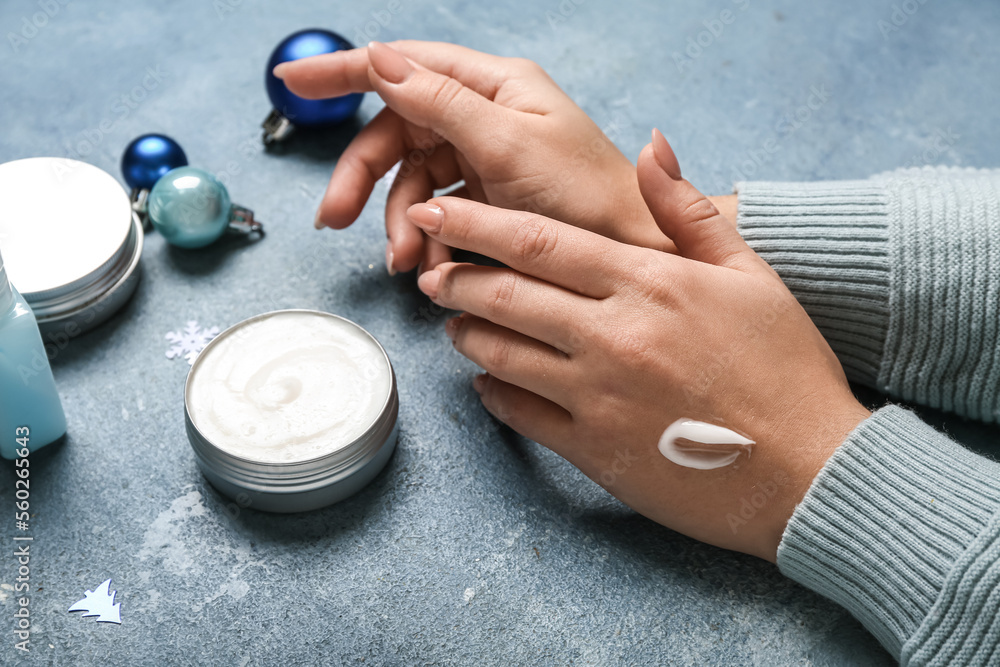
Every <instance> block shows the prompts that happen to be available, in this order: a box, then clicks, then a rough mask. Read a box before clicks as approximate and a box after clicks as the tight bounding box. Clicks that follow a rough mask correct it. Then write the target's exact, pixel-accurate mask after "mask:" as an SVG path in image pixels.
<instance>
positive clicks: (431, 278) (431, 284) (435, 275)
mask: <svg viewBox="0 0 1000 667" xmlns="http://www.w3.org/2000/svg"><path fill="white" fill-rule="evenodd" d="M440 286H441V272H440V271H438V270H437V269H431V270H430V271H426V272H424V274H423V275H421V276H420V277H419V278H417V287H419V288H420V291H421V292H423V293H424V294H426V295H427V296H429V297H430V298H432V299H435V298H437V295H438V288H439V287H440Z"/></svg>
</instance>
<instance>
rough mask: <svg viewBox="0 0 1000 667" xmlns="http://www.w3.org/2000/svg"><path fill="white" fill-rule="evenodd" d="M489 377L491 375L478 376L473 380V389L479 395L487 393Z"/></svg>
mask: <svg viewBox="0 0 1000 667" xmlns="http://www.w3.org/2000/svg"><path fill="white" fill-rule="evenodd" d="M489 377H490V374H489V373H483V374H482V375H477V376H476V377H474V378H472V388H473V389H475V390H476V392H477V393H479V394H481V393H483V392H484V391H486V380H487V379H489Z"/></svg>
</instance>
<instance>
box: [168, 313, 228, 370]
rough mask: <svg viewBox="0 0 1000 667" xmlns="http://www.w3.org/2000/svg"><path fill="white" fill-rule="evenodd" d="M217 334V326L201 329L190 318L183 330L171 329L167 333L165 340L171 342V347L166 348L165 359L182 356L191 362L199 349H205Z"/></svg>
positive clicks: (195, 357)
mask: <svg viewBox="0 0 1000 667" xmlns="http://www.w3.org/2000/svg"><path fill="white" fill-rule="evenodd" d="M218 335H219V327H211V328H209V329H202V328H201V327H199V326H198V323H197V322H196V321H194V320H191V321H190V322H188V323H187V326H186V327H184V330H183V331H171V332H169V333H167V335H166V339H167V342H168V343H172V344H173V347H171V348H170V349H169V350H167V359H176V358H177V357H184V358H185V359H187V362H188V363H189V364H193V363H194V360H195V359H197V358H198V355H199V354H200V353H201V351H202V350H204V349H205V346H206V345H208V344H209V343H211V342H212V339H213V338H215V337H216V336H218Z"/></svg>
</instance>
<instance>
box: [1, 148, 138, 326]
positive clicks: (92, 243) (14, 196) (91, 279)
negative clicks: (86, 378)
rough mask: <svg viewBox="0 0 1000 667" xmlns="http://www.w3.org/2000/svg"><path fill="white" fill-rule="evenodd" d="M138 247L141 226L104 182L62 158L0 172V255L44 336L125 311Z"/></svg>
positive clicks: (112, 185)
mask: <svg viewBox="0 0 1000 667" xmlns="http://www.w3.org/2000/svg"><path fill="white" fill-rule="evenodd" d="M142 245H143V231H142V226H141V224H139V221H138V220H137V219H136V218H135V216H134V215H133V213H132V206H131V204H130V202H129V199H128V195H127V194H126V193H125V190H124V188H122V186H121V185H120V184H119V183H118V181H116V180H115V179H114V178H113V177H112V176H111V175H110V174H108V173H106V172H104V171H102V170H101V169H98V168H97V167H95V166H93V165H90V164H87V163H85V162H78V161H76V160H70V159H66V158H49V157H46V158H28V159H25V160H15V161H13V162H7V163H4V164H0V248H2V249H3V253H4V258H5V260H6V269H7V275H8V277H9V278H10V281H11V283H12V284H13V285H14V287H15V288H17V290H18V291H19V292H20V293H21V295H22V296H23V297H24V299H25V300H26V301H27V302H28V304H29V305H30V306H31V309H32V310H33V311H34V313H35V317H36V318H37V319H38V324H39V326H40V327H41V328H42V330H43V332H45V331H53V330H58V329H60V328H63V327H67V328H69V327H76V329H75V330H70V329H68V330H70V331H71V333H72V332H73V331H78V332H82V331H85V330H87V329H89V328H92V327H94V326H96V325H97V324H100V323H101V322H103V321H104V320H105V319H107V318H108V317H110V316H111V315H112V314H113V313H114V312H115V311H116V310H118V309H119V308H120V307H121V306H122V305H124V303H125V302H126V301H127V300H128V298H129V297H130V296H131V295H132V292H133V291H134V290H135V287H136V284H137V282H138V278H139V273H138V267H139V260H140V257H141V255H142Z"/></svg>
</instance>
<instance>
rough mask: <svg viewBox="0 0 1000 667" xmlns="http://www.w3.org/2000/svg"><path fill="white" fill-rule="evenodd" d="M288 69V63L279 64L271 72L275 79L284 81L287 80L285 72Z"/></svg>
mask: <svg viewBox="0 0 1000 667" xmlns="http://www.w3.org/2000/svg"><path fill="white" fill-rule="evenodd" d="M287 69H288V65H287V64H286V63H278V64H277V65H275V66H274V69H273V70H271V74H273V75H274V78H276V79H282V80H283V79H284V78H285V70H287Z"/></svg>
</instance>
